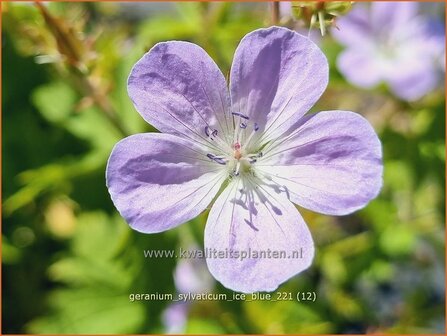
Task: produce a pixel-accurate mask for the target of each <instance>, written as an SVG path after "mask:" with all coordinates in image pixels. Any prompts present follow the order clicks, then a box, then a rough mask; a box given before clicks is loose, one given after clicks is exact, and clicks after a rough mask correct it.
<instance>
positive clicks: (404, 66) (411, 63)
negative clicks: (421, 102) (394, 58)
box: [386, 59, 440, 101]
mask: <svg viewBox="0 0 447 336" xmlns="http://www.w3.org/2000/svg"><path fill="white" fill-rule="evenodd" d="M439 79H440V74H439V73H438V71H437V70H436V69H435V68H434V62H430V61H426V62H419V61H418V60H417V59H407V60H404V59H402V60H400V64H398V63H397V62H396V64H395V66H394V69H389V71H387V72H386V80H387V82H388V83H389V85H390V88H391V91H393V93H394V94H395V95H396V96H398V97H400V98H402V99H404V100H407V101H415V100H418V99H420V98H422V97H423V96H424V95H426V94H427V93H429V92H431V91H432V90H433V89H435V88H436V86H437V85H438V84H439V82H440V81H439Z"/></svg>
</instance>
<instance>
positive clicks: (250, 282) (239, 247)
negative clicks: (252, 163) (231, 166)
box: [205, 180, 314, 293]
mask: <svg viewBox="0 0 447 336" xmlns="http://www.w3.org/2000/svg"><path fill="white" fill-rule="evenodd" d="M205 248H207V249H211V250H213V249H215V251H216V253H218V252H221V253H224V252H225V251H227V252H228V253H230V251H234V253H236V252H238V253H240V254H241V253H250V251H251V252H254V251H258V252H263V253H264V255H260V254H259V255H258V257H257V258H256V257H254V255H253V254H252V255H251V258H246V259H242V258H241V257H239V258H229V257H227V258H219V257H211V258H207V260H206V261H207V264H208V268H209V270H210V272H211V274H213V276H214V277H215V278H216V279H217V280H218V281H220V282H221V283H222V284H223V285H224V286H225V287H227V288H230V289H232V290H235V291H239V292H244V293H253V292H257V291H273V290H275V289H276V288H277V287H278V286H279V285H280V284H281V283H283V282H284V281H286V280H288V279H289V278H290V277H292V276H294V275H295V274H298V273H299V272H301V271H303V270H305V269H306V268H308V267H309V266H310V264H311V262H312V259H313V256H314V246H313V241H312V237H311V235H310V232H309V229H308V228H307V226H306V223H305V222H304V220H303V219H302V217H301V215H300V214H299V213H298V211H297V210H296V208H295V207H294V206H293V204H292V203H290V202H289V201H288V200H287V197H286V195H285V193H284V192H280V191H274V190H273V189H271V188H269V187H268V186H266V185H262V184H261V185H258V188H256V189H254V187H253V186H247V185H243V184H242V181H241V180H236V181H233V182H232V183H231V184H230V185H229V186H228V187H227V188H226V189H225V190H224V191H223V192H222V194H221V195H220V196H219V197H218V199H217V200H216V202H215V204H214V205H213V207H212V208H211V211H210V214H209V217H208V221H207V224H206V228H205ZM269 250H270V251H277V252H278V253H279V252H280V251H283V252H284V253H285V257H283V258H275V257H273V255H272V254H271V255H270V258H268V255H267V254H266V253H268V251H269ZM295 251H296V252H297V253H295ZM300 251H301V252H302V254H300ZM281 253H282V252H281ZM233 256H235V254H233Z"/></svg>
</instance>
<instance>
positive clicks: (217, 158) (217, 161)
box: [206, 153, 227, 165]
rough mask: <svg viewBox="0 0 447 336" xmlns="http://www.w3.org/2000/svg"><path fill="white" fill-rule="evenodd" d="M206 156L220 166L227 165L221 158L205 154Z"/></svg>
mask: <svg viewBox="0 0 447 336" xmlns="http://www.w3.org/2000/svg"><path fill="white" fill-rule="evenodd" d="M206 156H207V157H208V158H210V159H211V160H213V161H214V162H216V163H218V164H221V165H226V164H227V160H226V159H224V158H223V157H221V156H216V155H214V154H211V153H210V154H206Z"/></svg>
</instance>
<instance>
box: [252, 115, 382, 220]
mask: <svg viewBox="0 0 447 336" xmlns="http://www.w3.org/2000/svg"><path fill="white" fill-rule="evenodd" d="M382 170H383V168H382V150H381V144H380V141H379V139H378V137H377V135H376V133H375V132H374V130H373V128H372V127H371V125H370V124H369V123H368V121H366V119H364V118H363V117H361V116H360V115H358V114H356V113H353V112H347V111H327V112H320V113H317V114H314V115H311V116H309V117H307V120H306V121H304V122H303V125H302V126H301V127H299V128H298V129H297V130H296V131H295V132H294V133H292V134H291V135H290V136H288V137H287V138H286V139H280V141H277V142H273V143H272V144H271V145H270V146H268V147H266V149H265V156H264V157H263V160H262V162H261V161H260V162H259V163H258V164H256V172H257V173H258V174H260V175H262V176H264V178H266V179H269V180H270V181H271V183H272V184H273V185H277V186H278V187H279V188H283V189H284V190H287V193H288V195H289V197H290V200H291V201H292V202H294V203H296V204H298V205H300V206H302V207H304V208H307V209H310V210H313V211H316V212H320V213H324V214H329V215H346V214H349V213H351V212H353V211H355V210H358V209H360V208H362V207H364V206H365V205H366V204H367V203H368V202H369V201H370V200H372V199H373V198H375V197H376V196H377V194H378V193H379V191H380V188H381V186H382Z"/></svg>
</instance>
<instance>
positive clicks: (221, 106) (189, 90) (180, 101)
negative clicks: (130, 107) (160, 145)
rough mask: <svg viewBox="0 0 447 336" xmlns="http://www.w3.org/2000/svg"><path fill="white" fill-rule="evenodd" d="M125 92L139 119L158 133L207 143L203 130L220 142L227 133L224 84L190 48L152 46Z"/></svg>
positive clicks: (204, 56)
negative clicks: (214, 132)
mask: <svg viewBox="0 0 447 336" xmlns="http://www.w3.org/2000/svg"><path fill="white" fill-rule="evenodd" d="M128 92H129V96H130V98H131V99H132V101H133V103H134V105H135V107H136V109H137V110H138V112H139V113H140V114H141V115H142V117H143V118H144V119H145V120H146V121H147V122H148V123H150V124H152V125H153V126H155V127H156V128H157V129H158V130H160V131H161V132H165V133H170V134H175V135H182V136H183V137H187V138H189V139H191V140H194V141H196V142H198V143H209V142H210V141H211V140H209V139H208V138H207V137H206V134H205V128H206V127H207V126H209V127H211V128H212V129H217V130H218V131H219V132H220V134H221V135H222V134H224V135H225V136H226V135H228V134H230V129H231V130H232V127H233V126H232V124H231V118H230V116H229V94H228V90H227V85H226V82H225V78H224V76H223V74H222V72H221V71H220V70H219V68H218V67H217V65H216V64H215V63H214V61H213V60H212V59H211V58H210V57H209V56H208V54H207V53H206V52H205V51H204V50H203V49H202V48H200V47H199V46H197V45H195V44H193V43H189V42H180V41H172V42H163V43H158V44H156V45H155V46H154V47H153V48H152V49H151V50H150V51H149V52H148V53H146V54H145V55H144V56H143V57H142V58H141V59H140V60H139V61H138V62H137V63H136V64H135V66H134V67H133V69H132V72H131V74H130V76H129V81H128Z"/></svg>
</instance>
